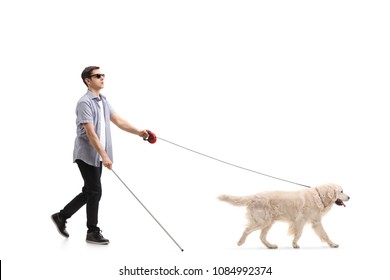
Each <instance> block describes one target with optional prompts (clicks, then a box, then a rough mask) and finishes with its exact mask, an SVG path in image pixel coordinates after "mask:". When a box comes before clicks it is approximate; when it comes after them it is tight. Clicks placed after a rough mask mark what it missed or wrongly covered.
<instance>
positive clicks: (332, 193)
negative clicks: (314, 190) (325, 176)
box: [327, 186, 337, 201]
mask: <svg viewBox="0 0 390 280" xmlns="http://www.w3.org/2000/svg"><path fill="white" fill-rule="evenodd" d="M327 196H328V197H329V198H330V199H331V200H332V201H333V200H336V199H337V188H335V187H333V186H329V187H328V189H327Z"/></svg>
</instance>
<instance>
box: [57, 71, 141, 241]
mask: <svg viewBox="0 0 390 280" xmlns="http://www.w3.org/2000/svg"><path fill="white" fill-rule="evenodd" d="M81 78H82V80H83V82H84V84H85V85H86V86H87V87H88V91H87V93H86V94H85V95H83V96H82V97H81V98H80V100H79V101H78V103H77V107H76V115H77V118H76V125H77V136H76V140H75V144H74V151H73V160H74V162H76V163H77V165H78V167H79V169H80V172H81V176H82V177H83V180H84V187H83V188H82V192H81V193H80V194H78V195H77V196H76V197H75V198H74V199H73V200H72V201H70V202H69V203H68V204H67V205H66V206H65V207H64V208H63V209H62V210H61V211H60V212H58V213H55V214H53V215H52V216H51V218H52V220H53V222H54V224H55V225H56V227H57V230H58V232H59V233H60V234H61V235H62V236H64V237H66V238H68V237H69V234H68V232H67V230H66V220H67V219H69V218H70V217H72V215H73V214H74V213H76V212H77V211H78V210H79V209H80V208H81V207H82V206H83V205H85V204H86V208H87V209H86V210H87V227H88V231H87V237H86V241H87V242H89V243H94V244H108V243H109V240H108V239H106V238H104V237H103V235H102V234H101V230H100V228H99V227H98V226H97V224H98V210H99V201H100V198H101V195H102V187H101V182H100V177H101V174H102V166H105V167H106V168H108V169H111V168H112V159H113V157H112V143H111V131H110V121H111V122H113V123H114V124H115V125H116V126H118V127H119V128H120V129H122V130H124V131H127V132H129V133H132V134H135V135H138V136H140V137H142V138H147V137H148V133H147V131H146V130H139V129H138V128H136V127H135V126H133V125H132V124H130V123H129V122H127V121H126V120H124V119H122V118H121V117H120V116H119V115H118V114H117V113H116V112H115V111H114V110H113V109H112V107H111V106H110V104H109V103H108V101H107V99H106V97H105V96H104V95H102V94H100V90H102V89H103V88H104V78H105V75H104V74H102V73H101V72H100V68H99V67H97V66H89V67H87V68H85V69H84V71H83V72H82V74H81Z"/></svg>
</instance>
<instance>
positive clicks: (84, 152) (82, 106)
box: [73, 91, 114, 167]
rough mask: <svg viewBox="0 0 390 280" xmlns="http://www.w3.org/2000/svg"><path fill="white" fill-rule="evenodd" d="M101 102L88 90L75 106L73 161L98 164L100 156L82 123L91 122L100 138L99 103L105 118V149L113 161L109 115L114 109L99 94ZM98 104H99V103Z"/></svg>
mask: <svg viewBox="0 0 390 280" xmlns="http://www.w3.org/2000/svg"><path fill="white" fill-rule="evenodd" d="M100 98H101V101H102V102H99V98H98V97H96V96H95V95H94V94H93V93H92V92H90V91H88V92H87V93H86V94H84V95H83V96H82V97H81V98H80V99H79V101H78V102H77V106H76V116H77V117H76V126H77V131H76V133H77V136H76V140H75V142H74V150H73V162H75V161H76V160H77V159H80V160H82V161H84V162H85V163H87V164H89V165H93V166H97V167H98V166H100V156H99V154H98V152H97V151H96V150H95V148H94V147H93V146H92V144H91V142H89V139H88V137H87V133H86V131H85V128H84V126H83V124H85V123H92V124H93V127H94V129H95V132H96V134H97V136H98V137H99V139H100V134H101V123H100V112H101V111H100V107H99V106H100V105H103V108H104V120H105V132H106V133H105V134H106V146H105V150H106V153H107V155H108V156H109V158H110V159H111V161H113V154H112V141H111V130H110V116H111V115H112V114H113V113H114V110H113V109H112V107H111V106H110V104H109V103H108V101H107V99H106V97H105V96H104V95H102V94H100ZM99 104H100V105H99Z"/></svg>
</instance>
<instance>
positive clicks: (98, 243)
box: [85, 240, 110, 245]
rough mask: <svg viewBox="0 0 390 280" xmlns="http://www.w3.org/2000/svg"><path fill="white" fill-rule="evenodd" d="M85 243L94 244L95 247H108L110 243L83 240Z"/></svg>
mask: <svg viewBox="0 0 390 280" xmlns="http://www.w3.org/2000/svg"><path fill="white" fill-rule="evenodd" d="M85 242H87V243H90V244H96V245H108V244H109V243H110V241H105V242H97V241H90V240H85Z"/></svg>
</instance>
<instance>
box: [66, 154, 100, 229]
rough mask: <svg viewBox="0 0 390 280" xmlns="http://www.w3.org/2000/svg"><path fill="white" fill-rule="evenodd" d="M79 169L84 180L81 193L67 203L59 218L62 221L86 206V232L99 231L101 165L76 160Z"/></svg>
mask: <svg viewBox="0 0 390 280" xmlns="http://www.w3.org/2000/svg"><path fill="white" fill-rule="evenodd" d="M76 163H77V165H78V167H79V169H80V172H81V176H82V177H83V179H84V187H83V188H82V192H81V193H80V194H79V195H77V196H76V197H75V198H74V199H73V200H72V201H71V202H69V203H68V204H67V205H66V206H65V207H64V209H63V210H61V211H60V217H61V218H62V219H64V220H66V219H69V218H70V217H72V215H73V214H74V213H76V212H77V211H78V210H79V209H80V208H81V207H83V206H84V204H87V207H86V208H87V227H88V232H93V231H98V230H100V229H99V228H98V226H97V224H98V212H99V201H100V198H101V196H102V185H101V182H100V178H101V175H102V163H101V162H100V166H99V167H96V166H92V165H89V164H86V163H85V162H84V161H82V160H79V159H78V160H76Z"/></svg>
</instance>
